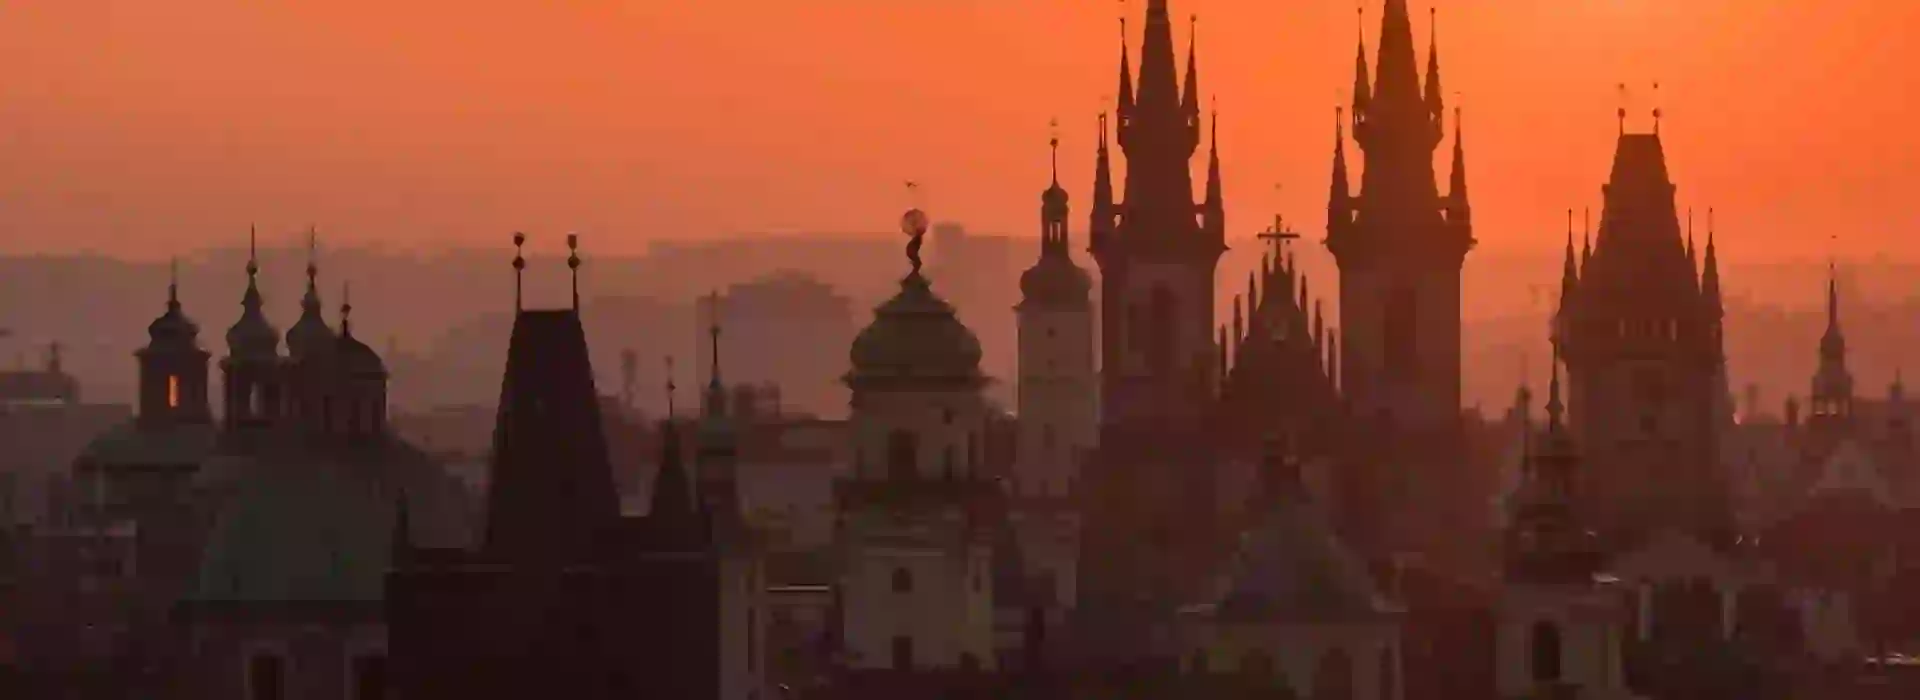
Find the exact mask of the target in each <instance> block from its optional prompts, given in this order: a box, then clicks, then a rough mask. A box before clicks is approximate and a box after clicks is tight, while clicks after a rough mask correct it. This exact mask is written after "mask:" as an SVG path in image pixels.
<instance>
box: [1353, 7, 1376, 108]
mask: <svg viewBox="0 0 1920 700" xmlns="http://www.w3.org/2000/svg"><path fill="white" fill-rule="evenodd" d="M1356 12H1357V14H1356V17H1357V18H1358V20H1357V21H1356V23H1355V30H1356V31H1355V32H1354V37H1355V41H1354V49H1353V135H1354V137H1355V138H1359V136H1360V130H1361V127H1362V126H1364V122H1365V121H1366V118H1367V104H1368V102H1369V101H1371V100H1372V98H1373V85H1372V81H1370V80H1368V79H1367V29H1366V21H1365V16H1366V10H1364V9H1362V10H1356Z"/></svg>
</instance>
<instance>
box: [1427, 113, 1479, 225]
mask: <svg viewBox="0 0 1920 700" xmlns="http://www.w3.org/2000/svg"><path fill="white" fill-rule="evenodd" d="M1436 79H1437V78H1436ZM1447 206H1448V210H1449V215H1448V217H1447V219H1448V221H1449V222H1452V223H1467V222H1469V221H1471V220H1472V218H1473V208H1472V206H1471V205H1469V204H1468V202H1467V136H1466V127H1465V126H1463V125H1462V124H1461V119H1460V108H1459V107H1455V108H1453V175H1452V178H1451V179H1450V180H1449V182H1448V187H1447Z"/></svg>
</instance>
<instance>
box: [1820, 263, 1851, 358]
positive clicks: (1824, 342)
mask: <svg viewBox="0 0 1920 700" xmlns="http://www.w3.org/2000/svg"><path fill="white" fill-rule="evenodd" d="M1838 279H1839V273H1838V272H1837V270H1836V268H1835V267H1834V264H1833V263H1832V262H1828V263H1827V332H1826V333H1824V334H1822V335H1821V336H1820V359H1821V362H1822V363H1823V364H1824V363H1827V362H1836V363H1844V362H1846V356H1847V339H1846V336H1845V335H1844V334H1842V333H1841V332H1840V287H1839V282H1838Z"/></svg>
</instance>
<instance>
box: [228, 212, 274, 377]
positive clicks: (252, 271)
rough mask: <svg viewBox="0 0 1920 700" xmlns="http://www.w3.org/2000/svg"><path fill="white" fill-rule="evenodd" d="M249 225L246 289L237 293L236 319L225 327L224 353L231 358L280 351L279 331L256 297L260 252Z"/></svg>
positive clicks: (265, 356) (258, 357)
mask: <svg viewBox="0 0 1920 700" xmlns="http://www.w3.org/2000/svg"><path fill="white" fill-rule="evenodd" d="M256 240H257V239H256V237H255V232H254V231H253V229H251V228H249V229H248V230H247V291H246V293H244V294H242V295H241V297H240V309H241V311H240V320H238V321H235V322H234V323H233V326H232V327H230V328H228V329H227V354H228V356H229V357H232V358H235V359H247V360H271V359H273V358H275V357H278V356H279V354H280V332H279V331H278V330H275V329H274V327H273V324H272V323H269V322H268V321H267V316H266V313H265V312H264V311H262V307H263V306H264V302H263V300H262V299H261V298H260V285H259V275H260V256H259V252H258V247H257V246H256Z"/></svg>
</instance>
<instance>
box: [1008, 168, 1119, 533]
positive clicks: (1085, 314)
mask: <svg viewBox="0 0 1920 700" xmlns="http://www.w3.org/2000/svg"><path fill="white" fill-rule="evenodd" d="M1050 145H1052V147H1053V149H1054V159H1055V161H1056V165H1055V167H1054V176H1053V182H1052V184H1051V185H1050V186H1048V187H1047V189H1046V191H1045V192H1043V193H1041V195H1040V260H1039V261H1038V262H1036V263H1034V265H1033V267H1030V268H1027V271H1026V273H1025V274H1022V275H1021V276H1020V293H1021V300H1020V305H1019V306H1016V307H1014V313H1015V314H1017V315H1018V316H1019V324H1020V345H1019V347H1020V351H1019V352H1020V384H1019V411H1020V416H1019V417H1020V426H1019V447H1018V455H1017V459H1016V461H1015V466H1014V478H1015V479H1016V480H1017V484H1018V487H1019V490H1020V492H1021V493H1027V494H1039V495H1051V496H1059V495H1065V494H1066V493H1067V491H1068V487H1069V485H1070V484H1071V483H1072V481H1073V478H1074V469H1075V467H1076V465H1077V464H1078V463H1079V459H1080V457H1081V455H1082V454H1083V453H1085V451H1087V450H1089V449H1091V448H1092V447H1093V445H1094V442H1095V440H1096V438H1097V435H1096V434H1095V430H1096V429H1097V427H1098V424H1097V421H1098V411H1099V405H1098V401H1099V388H1098V386H1096V385H1095V381H1096V378H1095V376H1094V366H1093V303H1092V301H1090V300H1089V298H1088V294H1089V292H1091V291H1092V288H1093V282H1092V280H1091V279H1090V278H1089V277H1088V276H1087V271H1086V270H1083V269H1080V266H1078V265H1075V264H1074V263H1073V258H1072V256H1071V254H1070V253H1069V252H1068V248H1067V191H1066V190H1065V189H1063V188H1061V187H1060V176H1059V167H1058V165H1057V161H1058V159H1059V149H1060V140H1059V139H1057V138H1056V139H1053V140H1052V142H1051V144H1050Z"/></svg>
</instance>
